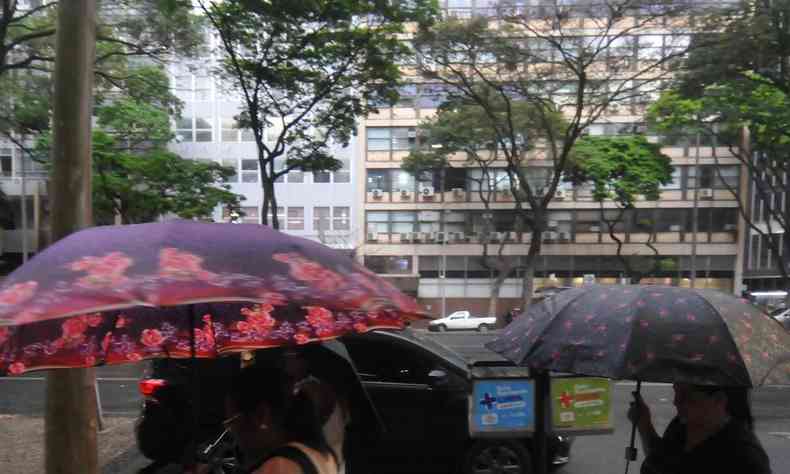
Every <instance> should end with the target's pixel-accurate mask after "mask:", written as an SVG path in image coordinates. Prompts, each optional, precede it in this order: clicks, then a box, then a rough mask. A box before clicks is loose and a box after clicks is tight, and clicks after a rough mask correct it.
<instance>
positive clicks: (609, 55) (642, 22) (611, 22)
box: [415, 0, 690, 308]
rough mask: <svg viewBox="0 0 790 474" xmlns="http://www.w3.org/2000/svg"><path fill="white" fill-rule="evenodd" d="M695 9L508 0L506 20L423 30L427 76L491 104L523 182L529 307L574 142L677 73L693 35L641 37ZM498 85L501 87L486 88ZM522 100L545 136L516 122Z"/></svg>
mask: <svg viewBox="0 0 790 474" xmlns="http://www.w3.org/2000/svg"><path fill="white" fill-rule="evenodd" d="M689 14H690V10H689V9H688V7H687V6H685V5H678V4H677V2H671V1H659V2H650V4H649V5H646V4H645V2H642V1H636V0H630V1H629V0H618V1H609V2H606V3H605V4H603V5H601V4H588V5H583V6H565V5H563V4H561V3H560V2H555V3H553V4H549V5H544V6H540V7H536V8H534V9H533V8H521V7H515V6H508V5H506V4H505V3H504V2H503V3H502V5H501V6H500V8H499V10H498V15H499V18H498V19H489V18H484V17H477V18H473V19H471V20H455V19H452V18H450V19H447V20H445V21H442V22H440V23H438V24H437V25H434V26H432V27H428V28H422V29H421V30H420V31H419V33H418V35H417V37H416V38H415V47H416V48H417V49H418V51H419V52H420V55H421V58H420V63H419V64H420V65H419V68H420V70H421V72H422V74H423V75H424V76H425V77H427V78H430V79H432V80H434V81H439V82H441V83H443V84H444V85H445V87H447V88H448V89H449V94H450V95H451V96H456V97H463V98H464V99H465V100H467V101H468V102H469V103H474V104H476V105H478V106H479V107H481V109H482V110H483V111H484V112H485V114H486V117H487V122H486V123H487V124H488V126H489V127H491V129H492V131H493V132H494V133H495V135H496V139H497V142H498V143H499V148H500V153H501V155H502V156H503V158H504V159H505V162H506V165H505V169H506V170H507V173H508V175H510V177H511V182H512V183H514V185H515V186H517V188H518V189H517V190H518V192H517V193H514V197H515V198H516V209H517V210H518V212H520V213H522V215H523V216H524V221H525V222H529V223H531V225H530V231H531V234H532V238H531V241H530V246H529V250H528V252H527V255H526V269H525V272H524V279H523V285H522V295H521V296H522V300H523V302H522V305H523V307H524V308H526V307H527V306H528V305H529V304H530V302H531V298H532V294H533V286H534V282H533V276H534V262H535V257H536V256H537V255H539V254H540V250H541V244H542V239H541V236H542V233H543V231H544V230H545V229H546V219H547V211H548V205H549V202H550V201H551V199H552V197H553V196H554V193H555V191H556V189H557V186H558V184H559V182H560V180H561V178H562V174H563V172H564V171H565V169H566V168H567V166H568V164H569V160H570V157H571V154H572V150H573V148H574V145H575V143H576V141H577V140H578V139H579V137H580V136H581V135H582V133H583V132H584V130H585V129H586V128H587V127H588V126H589V125H590V124H591V123H593V122H595V121H596V120H598V119H600V118H602V117H604V116H606V115H607V114H615V113H617V111H618V108H626V109H629V111H631V112H634V111H639V110H641V107H642V106H643V105H644V103H645V102H647V101H648V100H650V98H651V96H652V95H654V94H655V93H656V91H657V90H659V89H660V87H661V85H662V84H661V82H662V81H663V80H664V79H666V78H668V77H669V75H670V74H671V71H670V68H669V66H670V65H671V64H672V63H673V62H674V60H675V59H677V58H679V57H680V56H681V55H682V54H684V52H685V51H686V49H687V47H686V39H687V37H686V36H684V35H683V34H677V35H671V36H667V41H668V42H669V44H666V43H665V44H664V45H663V49H659V50H655V48H638V47H637V40H636V38H637V37H638V36H637V35H638V34H639V33H641V32H645V31H650V30H649V28H652V27H654V26H655V25H656V24H657V23H658V22H660V20H662V19H664V18H672V19H673V21H671V22H668V24H669V25H672V24H674V25H677V26H678V27H680V26H687V25H688V23H687V22H686V21H685V20H684V17H685V16H686V15H689ZM673 17H674V18H673ZM580 18H583V19H584V20H583V21H584V23H585V27H584V30H583V33H584V34H582V30H580V29H579V25H580V23H579V22H580V21H581V20H580ZM664 28H665V29H667V30H671V27H670V26H665V27H664ZM676 33H681V32H676ZM492 90H493V91H494V92H495V93H494V94H491V93H489V92H488V91H492ZM519 102H526V103H529V104H530V105H531V107H533V109H534V111H535V112H536V115H537V116H536V120H535V122H534V123H535V124H536V126H537V127H540V128H541V129H542V130H543V133H542V136H541V138H540V139H535V138H533V137H529V136H526V135H525V134H524V133H523V131H522V130H520V129H519V128H518V127H517V126H516V123H515V121H514V120H513V110H514V108H513V105H514V104H515V103H519ZM500 103H501V104H503V105H498V104H500ZM557 113H561V114H562V115H563V116H564V117H565V119H566V122H565V123H566V125H565V127H563V128H562V129H561V130H559V131H557V130H555V129H554V120H553V117H554V116H555V115H556V114H557ZM525 139H526V140H534V141H535V143H534V152H533V153H528V150H529V147H528V146H525ZM532 159H539V160H543V161H541V162H542V163H546V164H549V167H548V169H549V170H550V174H549V175H548V176H547V177H546V179H545V181H544V183H543V184H544V185H545V186H542V187H541V189H540V192H537V191H538V189H536V187H535V186H533V183H535V181H534V180H532V179H530V177H529V176H528V175H527V174H526V170H527V169H528V167H527V166H525V163H526V162H527V161H528V160H532Z"/></svg>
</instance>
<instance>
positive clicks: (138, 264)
mask: <svg viewBox="0 0 790 474" xmlns="http://www.w3.org/2000/svg"><path fill="white" fill-rule="evenodd" d="M421 317H423V314H422V313H421V312H420V310H419V307H418V305H417V303H416V302H415V301H414V300H413V299H411V298H409V297H407V296H405V295H403V294H402V293H401V292H400V291H398V290H397V289H396V288H395V287H393V286H392V285H390V284H389V283H387V282H385V281H384V280H382V279H381V278H379V277H378V276H376V275H375V274H373V273H372V272H370V271H368V270H366V269H365V268H363V267H362V266H360V265H358V264H356V263H355V262H354V261H353V260H352V259H350V258H349V257H348V256H346V255H344V254H342V253H339V252H337V251H334V250H332V249H330V248H328V247H325V246H323V245H320V244H318V243H315V242H312V241H309V240H306V239H302V238H298V237H293V236H289V235H286V234H283V233H281V232H278V231H276V230H273V229H270V228H269V227H265V226H260V225H245V224H241V225H238V224H235V225H234V224H206V223H198V222H191V221H170V222H165V223H153V224H139V225H129V226H107V227H94V228H91V229H87V230H84V231H81V232H77V233H75V234H72V235H70V236H68V237H66V238H65V239H63V240H60V241H58V242H57V243H55V244H54V245H52V246H50V247H48V248H47V249H46V250H44V251H43V252H41V253H40V254H39V255H37V256H36V257H34V258H33V259H32V260H31V261H30V262H28V263H27V264H25V265H23V266H21V267H20V268H18V269H17V270H16V271H14V272H13V273H12V274H11V275H9V276H8V277H7V278H6V279H5V280H4V282H3V285H2V286H0V372H8V373H11V374H19V373H23V372H26V371H29V370H33V369H42V368H56V367H88V366H93V365H97V364H102V363H120V362H126V361H136V360H141V359H149V358H154V357H191V356H197V357H213V356H217V355H219V354H222V353H226V352H234V351H241V350H247V349H257V348H266V347H274V346H282V345H289V344H304V343H307V342H310V341H316V340H326V339H331V338H335V337H338V336H341V335H343V334H347V333H351V332H365V331H368V330H371V329H378V328H390V329H398V328H402V327H403V326H404V325H405V323H406V322H407V321H409V320H412V319H418V318H421Z"/></svg>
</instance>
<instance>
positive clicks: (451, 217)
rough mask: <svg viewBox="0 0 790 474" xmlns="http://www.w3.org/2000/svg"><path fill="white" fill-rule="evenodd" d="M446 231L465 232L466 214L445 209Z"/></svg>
mask: <svg viewBox="0 0 790 474" xmlns="http://www.w3.org/2000/svg"><path fill="white" fill-rule="evenodd" d="M444 230H445V232H465V231H466V214H465V213H464V212H460V211H444Z"/></svg>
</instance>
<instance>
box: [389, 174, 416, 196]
mask: <svg viewBox="0 0 790 474" xmlns="http://www.w3.org/2000/svg"><path fill="white" fill-rule="evenodd" d="M390 191H396V192H397V191H408V192H410V193H411V192H414V175H413V174H411V173H409V172H408V171H403V170H392V189H391V190H390Z"/></svg>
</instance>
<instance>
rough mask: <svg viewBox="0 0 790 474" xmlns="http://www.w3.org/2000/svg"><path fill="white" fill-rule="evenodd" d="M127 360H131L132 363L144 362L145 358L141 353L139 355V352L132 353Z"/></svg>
mask: <svg viewBox="0 0 790 474" xmlns="http://www.w3.org/2000/svg"><path fill="white" fill-rule="evenodd" d="M126 358H127V359H128V360H131V361H134V362H137V361H141V360H143V356H142V355H141V354H140V353H137V352H130V353H128V354H126Z"/></svg>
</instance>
